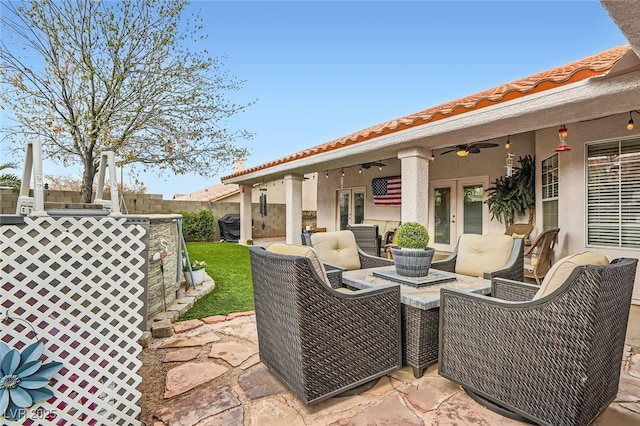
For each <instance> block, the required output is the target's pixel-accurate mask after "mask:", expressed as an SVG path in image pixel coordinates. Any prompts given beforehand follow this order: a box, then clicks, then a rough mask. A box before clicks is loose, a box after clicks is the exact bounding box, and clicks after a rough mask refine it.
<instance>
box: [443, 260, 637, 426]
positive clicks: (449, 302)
mask: <svg viewBox="0 0 640 426" xmlns="http://www.w3.org/2000/svg"><path fill="white" fill-rule="evenodd" d="M606 262H607V261H606V258H605V261H604V262H603V263H605V264H604V265H583V266H575V265H571V268H570V269H567V272H566V274H565V276H564V279H563V280H562V281H561V283H560V284H559V287H557V288H556V289H555V290H552V291H551V292H547V293H545V292H544V291H543V288H541V287H538V286H537V285H532V284H523V283H518V282H514V281H511V280H504V279H501V278H496V279H494V280H493V288H492V295H493V297H487V296H480V295H477V294H471V293H465V292H462V291H454V290H447V289H443V290H441V301H440V345H439V346H440V350H439V363H440V364H439V369H440V374H441V375H442V376H443V377H446V378H448V379H450V380H452V381H454V382H456V383H458V384H460V385H462V387H463V388H464V389H465V390H466V391H467V392H468V393H469V394H470V395H471V396H472V397H474V399H476V401H478V402H480V403H481V404H482V405H485V406H486V407H488V408H491V409H494V410H495V411H498V412H502V414H504V415H508V416H509V417H512V416H518V415H519V416H521V417H524V418H525V419H527V420H529V421H532V422H535V423H537V424H541V425H587V424H589V423H591V422H592V421H593V420H594V419H595V418H596V417H597V416H598V415H599V414H600V413H601V412H602V411H603V410H604V409H605V408H606V407H607V406H608V405H609V404H610V403H611V402H612V401H613V400H614V398H615V397H616V394H617V392H618V382H619V378H620V367H621V362H622V354H623V349H624V342H625V332H626V328H627V322H628V316H629V308H630V304H631V294H632V290H633V283H634V277H635V272H636V267H637V262H638V261H637V259H616V260H614V261H613V262H611V264H606ZM558 263H560V262H558ZM554 268H556V265H554ZM568 271H572V272H568ZM546 281H547V280H546V279H545V282H546ZM544 286H545V283H543V287H544ZM534 295H535V296H534ZM532 296H534V297H533V299H532ZM498 298H500V299H506V300H507V301H505V300H500V299H498ZM514 301H516V302H514Z"/></svg>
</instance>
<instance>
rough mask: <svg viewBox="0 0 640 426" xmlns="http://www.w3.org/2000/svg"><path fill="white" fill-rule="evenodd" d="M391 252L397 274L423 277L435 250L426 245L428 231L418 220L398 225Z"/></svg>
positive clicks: (427, 242) (427, 271)
mask: <svg viewBox="0 0 640 426" xmlns="http://www.w3.org/2000/svg"><path fill="white" fill-rule="evenodd" d="M393 244H394V245H393V246H392V247H391V253H392V254H393V262H394V264H395V267H396V272H397V273H398V275H402V276H405V277H424V276H427V275H428V274H429V268H430V267H431V261H432V260H433V254H434V253H435V250H434V249H433V248H431V247H427V246H428V244H429V231H427V228H425V227H424V225H422V224H420V223H418V222H405V223H403V224H402V225H400V226H398V229H396V233H395V236H394V239H393Z"/></svg>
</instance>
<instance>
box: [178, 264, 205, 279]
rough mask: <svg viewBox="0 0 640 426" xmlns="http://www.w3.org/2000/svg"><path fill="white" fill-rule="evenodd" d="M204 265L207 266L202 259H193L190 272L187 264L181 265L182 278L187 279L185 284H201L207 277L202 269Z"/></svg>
mask: <svg viewBox="0 0 640 426" xmlns="http://www.w3.org/2000/svg"><path fill="white" fill-rule="evenodd" d="M205 266H207V262H205V261H204V260H194V261H193V262H191V272H189V265H188V264H185V265H183V266H182V273H183V274H184V279H185V280H186V281H187V284H189V285H199V284H202V283H203V282H204V280H205V278H206V277H207V273H206V271H205V269H204V268H205ZM192 278H193V280H192Z"/></svg>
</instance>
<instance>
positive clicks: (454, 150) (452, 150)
mask: <svg viewBox="0 0 640 426" xmlns="http://www.w3.org/2000/svg"><path fill="white" fill-rule="evenodd" d="M456 151H459V148H454V149H450V150H449V151H444V152H441V153H440V155H444V154H448V153H450V152H456Z"/></svg>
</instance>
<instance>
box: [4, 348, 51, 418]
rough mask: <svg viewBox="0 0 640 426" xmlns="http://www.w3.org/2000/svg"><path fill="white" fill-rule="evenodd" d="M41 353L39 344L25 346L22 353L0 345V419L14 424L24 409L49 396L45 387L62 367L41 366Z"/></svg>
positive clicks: (49, 391)
mask: <svg viewBox="0 0 640 426" xmlns="http://www.w3.org/2000/svg"><path fill="white" fill-rule="evenodd" d="M43 352H44V345H43V344H42V343H40V342H35V343H32V344H31V345H29V346H27V347H26V348H25V349H24V350H23V351H22V353H20V352H19V351H18V350H16V349H10V348H9V346H7V345H6V344H5V343H2V342H0V415H2V416H4V417H5V418H7V419H9V420H18V419H20V417H21V416H22V415H23V414H24V409H25V408H27V407H31V406H32V405H33V404H34V403H36V402H41V401H46V400H47V399H49V398H51V397H52V396H53V392H52V391H51V390H49V389H46V388H45V386H47V385H48V384H49V379H51V377H53V376H54V375H55V374H56V373H57V372H58V371H60V369H61V368H62V363H59V362H50V363H47V364H43V363H42V361H40V357H41V356H42V353H43Z"/></svg>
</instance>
